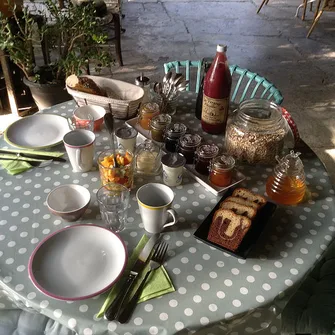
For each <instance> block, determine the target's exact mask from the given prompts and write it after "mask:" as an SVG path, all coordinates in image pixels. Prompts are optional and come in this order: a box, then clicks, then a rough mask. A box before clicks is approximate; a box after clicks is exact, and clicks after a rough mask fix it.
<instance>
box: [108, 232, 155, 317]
mask: <svg viewBox="0 0 335 335" xmlns="http://www.w3.org/2000/svg"><path fill="white" fill-rule="evenodd" d="M158 239H159V234H155V235H152V236H151V237H150V239H149V241H148V242H147V243H146V244H145V246H144V248H143V249H142V250H141V253H140V254H139V256H138V258H137V260H136V263H135V264H134V266H133V267H132V268H131V270H130V272H129V274H128V276H127V280H126V282H125V283H124V284H123V286H122V288H121V290H120V292H119V294H118V295H117V297H116V298H115V299H114V301H113V302H112V303H111V305H110V306H109V307H108V308H107V310H106V311H105V318H106V319H107V320H110V321H112V320H115V319H117V318H118V317H119V315H120V313H121V310H122V308H123V306H124V302H126V301H127V300H128V298H129V296H130V294H131V293H132V287H133V285H134V284H135V281H136V278H137V277H138V275H139V274H140V273H141V272H142V270H143V269H144V268H145V262H146V261H147V259H148V257H149V256H150V254H151V251H152V249H153V247H154V245H155V244H156V242H157V241H158Z"/></svg>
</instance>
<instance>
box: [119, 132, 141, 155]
mask: <svg viewBox="0 0 335 335" xmlns="http://www.w3.org/2000/svg"><path fill="white" fill-rule="evenodd" d="M115 137H116V140H117V144H118V147H119V148H121V149H124V150H128V151H130V152H132V153H134V152H135V147H136V137H137V130H136V129H134V128H132V127H128V126H123V127H120V128H118V129H116V130H115Z"/></svg>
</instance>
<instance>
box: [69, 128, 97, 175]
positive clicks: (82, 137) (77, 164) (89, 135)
mask: <svg viewBox="0 0 335 335" xmlns="http://www.w3.org/2000/svg"><path fill="white" fill-rule="evenodd" d="M94 141H95V135H94V133H93V132H92V131H90V130H84V129H76V130H72V131H70V132H69V133H67V134H65V135H64V137H63V142H64V145H65V149H66V152H67V154H68V156H69V160H70V163H71V165H72V169H73V172H87V171H90V170H91V169H92V166H93V157H94Z"/></svg>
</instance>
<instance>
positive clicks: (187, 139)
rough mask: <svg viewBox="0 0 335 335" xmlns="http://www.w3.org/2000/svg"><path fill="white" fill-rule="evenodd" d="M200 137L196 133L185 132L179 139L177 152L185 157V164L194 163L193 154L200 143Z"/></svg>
mask: <svg viewBox="0 0 335 335" xmlns="http://www.w3.org/2000/svg"><path fill="white" fill-rule="evenodd" d="M201 141H202V137H201V136H200V135H198V134H185V135H184V136H182V137H181V138H180V139H179V143H178V152H179V153H181V154H183V155H184V157H185V158H186V164H193V163H194V155H195V151H196V150H197V148H198V146H199V145H200V144H201Z"/></svg>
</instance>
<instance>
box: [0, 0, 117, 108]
mask: <svg viewBox="0 0 335 335" xmlns="http://www.w3.org/2000/svg"><path fill="white" fill-rule="evenodd" d="M44 5H45V10H44V11H43V12H42V11H38V12H37V13H36V14H33V13H32V12H31V11H30V10H29V9H28V8H27V7H24V8H23V9H22V10H21V11H16V10H15V8H14V10H13V16H11V17H10V18H7V17H4V16H1V17H0V48H1V49H3V50H5V51H6V53H7V55H8V56H9V57H10V59H11V60H12V61H13V62H14V63H15V64H16V65H17V66H18V67H19V68H20V69H21V70H22V72H23V73H24V79H23V81H24V83H25V84H26V85H27V86H28V87H29V88H30V90H31V93H32V95H33V98H34V100H35V102H36V104H37V106H38V107H39V109H42V108H45V107H49V106H52V105H54V104H56V103H59V102H62V101H66V100H70V99H71V96H69V95H68V94H67V92H66V90H65V79H66V77H67V76H69V75H71V74H77V75H80V74H82V73H83V72H85V71H87V68H88V64H89V62H90V63H93V64H95V65H96V69H98V70H99V69H101V68H102V67H105V66H109V65H110V64H111V63H112V62H113V60H112V57H111V55H110V53H109V52H107V50H106V48H103V44H104V43H105V42H106V40H107V35H106V34H105V33H103V31H102V27H101V25H100V24H99V21H98V19H97V17H96V13H95V7H94V3H87V4H85V6H75V5H73V4H72V3H71V2H69V3H66V4H65V7H64V8H60V7H59V5H58V4H56V3H55V2H54V1H53V0H45V2H44ZM14 7H15V5H14ZM39 50H41V51H42V54H43V58H44V64H41V63H42V62H41V61H39V62H38V61H37V60H38V59H39V58H41V55H42V54H41V52H39Z"/></svg>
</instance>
